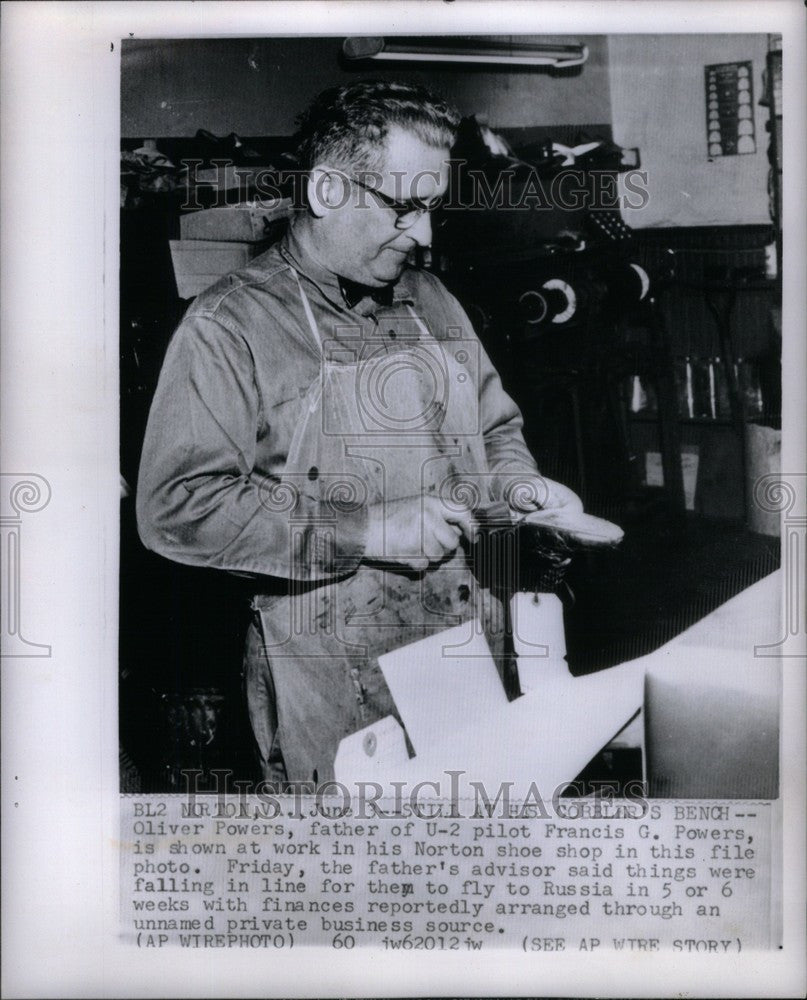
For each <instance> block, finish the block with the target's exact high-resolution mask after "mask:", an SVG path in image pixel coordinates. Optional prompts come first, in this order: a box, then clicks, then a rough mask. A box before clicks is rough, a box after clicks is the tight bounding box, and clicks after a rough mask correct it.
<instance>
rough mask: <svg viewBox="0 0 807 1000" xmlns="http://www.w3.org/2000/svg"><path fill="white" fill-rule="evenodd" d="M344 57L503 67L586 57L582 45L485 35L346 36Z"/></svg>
mask: <svg viewBox="0 0 807 1000" xmlns="http://www.w3.org/2000/svg"><path fill="white" fill-rule="evenodd" d="M342 52H343V54H344V56H345V58H346V59H394V60H397V61H400V62H458V63H489V64H498V65H504V66H551V67H553V68H555V69H566V68H567V67H570V66H581V65H582V64H583V63H584V62H585V61H586V59H588V48H587V46H585V45H578V44H574V45H560V44H546V45H542V44H540V43H536V42H519V41H513V40H512V39H509V40H508V41H491V40H489V39H487V38H479V39H478V40H476V39H474V38H456V37H445V38H434V37H417V36H416V37H411V38H404V37H401V36H398V37H394V38H363V37H356V36H354V37H351V38H346V39H345V40H344V42H343V43H342Z"/></svg>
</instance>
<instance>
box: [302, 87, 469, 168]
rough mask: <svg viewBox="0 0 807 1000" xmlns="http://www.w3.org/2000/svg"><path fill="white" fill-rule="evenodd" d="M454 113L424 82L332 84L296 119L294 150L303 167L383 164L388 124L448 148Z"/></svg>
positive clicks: (456, 116)
mask: <svg viewBox="0 0 807 1000" xmlns="http://www.w3.org/2000/svg"><path fill="white" fill-rule="evenodd" d="M459 121H460V116H459V114H458V112H457V111H456V110H455V109H454V108H453V107H451V105H449V104H447V103H446V102H445V101H443V100H442V99H441V98H439V97H437V96H436V95H435V94H432V93H431V92H430V91H428V90H427V89H426V88H425V87H418V86H413V85H410V84H408V83H399V82H396V81H392V80H362V81H360V82H358V83H351V84H348V85H347V86H344V87H332V88H331V89H329V90H325V91H323V93H321V94H320V95H319V97H317V98H316V99H315V100H314V102H313V104H312V105H311V107H310V108H309V109H308V111H306V112H305V114H303V115H302V116H301V117H300V119H299V125H300V129H299V132H298V133H297V155H298V157H299V160H300V166H301V167H303V168H304V169H306V170H311V169H312V168H313V167H315V166H317V165H318V164H321V163H328V164H329V165H331V166H334V167H340V168H342V169H347V170H354V171H362V170H363V171H375V170H381V169H383V167H384V166H385V163H384V160H385V154H386V138H387V134H388V133H389V130H390V128H391V127H393V126H398V127H399V128H401V129H404V130H405V131H407V132H411V133H412V134H413V135H415V136H417V138H418V139H420V140H421V142H423V143H425V144H426V145H427V146H432V147H434V148H440V147H449V148H450V147H451V146H452V144H453V142H454V138H455V136H456V132H457V126H458V125H459Z"/></svg>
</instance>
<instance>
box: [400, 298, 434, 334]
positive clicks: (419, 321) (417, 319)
mask: <svg viewBox="0 0 807 1000" xmlns="http://www.w3.org/2000/svg"><path fill="white" fill-rule="evenodd" d="M406 308H407V309H408V310H409V312H410V314H411V316H412V319H413V320H414V321H415V322H416V323H417V325H418V327H419V328H420V332H421V333H422V334H424V335H425V336H426V337H427V338H428V339H431V333H430V331H429V330H428V329H427V327H426V324H425V323H424V322H423V320H422V319H421V318H420V316H418V314H417V313H416V312H415V310H414V309H413V308H412V307H411V306H410V305H409V303H408V302H407V303H406Z"/></svg>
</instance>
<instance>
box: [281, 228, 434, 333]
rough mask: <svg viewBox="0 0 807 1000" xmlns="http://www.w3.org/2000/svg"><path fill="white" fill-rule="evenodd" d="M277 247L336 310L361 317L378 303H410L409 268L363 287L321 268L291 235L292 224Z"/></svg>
mask: <svg viewBox="0 0 807 1000" xmlns="http://www.w3.org/2000/svg"><path fill="white" fill-rule="evenodd" d="M280 250H281V253H283V255H284V256H285V257H286V258H287V259H288V260H289V262H290V263H291V264H292V266H293V267H294V268H295V269H296V270H297V272H298V273H299V274H302V275H304V276H305V277H306V278H308V279H309V281H312V282H313V283H314V284H315V285H316V286H317V288H319V290H320V291H321V292H322V294H323V295H324V296H325V298H326V299H328V301H329V302H330V303H331V304H332V305H335V306H336V307H337V308H339V309H345V308H347V309H352V310H354V311H355V312H357V313H359V315H361V316H368V315H370V314H372V313H373V312H375V310H377V309H378V307H379V306H391V305H394V304H396V303H410V304H412V303H413V302H414V299H413V298H412V290H411V279H410V274H409V269H407V270H405V271H404V272H403V274H402V275H401V277H400V278H399V279H398V281H397V282H396V283H395V284H394V285H387V286H386V287H383V288H367V287H366V286H364V285H359V284H357V283H356V282H355V281H350V280H349V279H347V278H340V277H339V275H337V274H334V272H333V271H329V270H328V269H327V268H325V267H323V266H322V264H320V263H319V262H318V261H317V260H315V259H314V257H313V256H312V255H311V254H310V253H309V252H308V251H307V250H306V248H305V246H304V245H303V243H302V241H301V240H300V239H299V238H298V237H297V236H296V235H295V232H294V226H290V227H289V229H288V230H287V232H286V234H285V235H284V237H283V239H282V240H281V244H280Z"/></svg>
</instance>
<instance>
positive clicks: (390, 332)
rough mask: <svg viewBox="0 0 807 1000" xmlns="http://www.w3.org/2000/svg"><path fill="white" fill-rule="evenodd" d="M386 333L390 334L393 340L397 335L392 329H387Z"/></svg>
mask: <svg viewBox="0 0 807 1000" xmlns="http://www.w3.org/2000/svg"><path fill="white" fill-rule="evenodd" d="M387 333H388V334H389V335H390V337H391V338H392V339H393V340H395V337H396V336H397V334H396V333H395V331H394V330H387Z"/></svg>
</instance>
